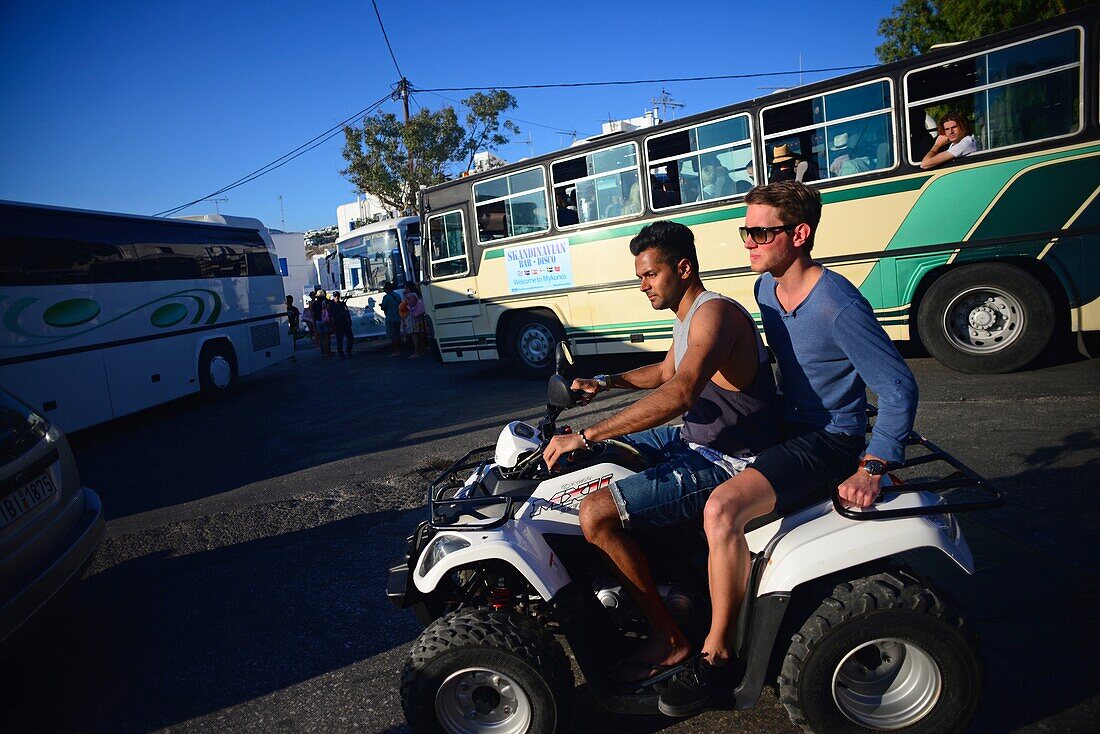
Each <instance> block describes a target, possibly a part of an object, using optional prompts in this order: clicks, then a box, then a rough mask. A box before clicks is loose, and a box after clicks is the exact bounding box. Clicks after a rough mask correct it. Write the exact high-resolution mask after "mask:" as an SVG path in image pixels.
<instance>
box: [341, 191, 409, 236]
mask: <svg viewBox="0 0 1100 734" xmlns="http://www.w3.org/2000/svg"><path fill="white" fill-rule="evenodd" d="M395 214H396V213H395V212H394V211H393V210H392V209H390V208H389V207H387V206H385V205H384V204H382V202H381V201H380V200H379V199H378V198H377V197H375V196H371V195H370V194H360V195H359V196H358V197H357V199H356V201H353V202H351V203H350V204H341V205H340V206H338V207H336V226H337V227H338V228H339V231H340V232H339V236H340V237H343V236H344V235H346V234H347V233H348V232H350V231H352V230H353V229H355V228H356V227H361V226H363V225H364V224H366V223H367V222H373V221H375V220H376V219H378V218H380V217H381V218H385V217H392V216H395Z"/></svg>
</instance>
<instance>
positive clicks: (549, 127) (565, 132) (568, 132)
mask: <svg viewBox="0 0 1100 734" xmlns="http://www.w3.org/2000/svg"><path fill="white" fill-rule="evenodd" d="M498 88H499V87H498ZM413 92H414V93H415V92H428V94H431V95H433V96H436V97H439V98H440V99H445V100H447V101H448V102H453V103H455V104H462V102H461V101H460V100H457V99H452V98H451V97H445V96H443V95H442V94H437V93H436V92H432V91H430V90H427V89H414V90H413ZM501 117H503V118H504V119H505V120H511V121H512V122H522V123H523V124H524V125H534V126H535V127H541V128H545V129H546V130H551V131H553V132H556V133H561V134H563V135H576V134H577V131H576V130H563V129H561V128H560V127H555V126H554V125H544V124H542V123H541V122H531V121H530V120H521V119H519V118H518V117H512V116H511V115H501Z"/></svg>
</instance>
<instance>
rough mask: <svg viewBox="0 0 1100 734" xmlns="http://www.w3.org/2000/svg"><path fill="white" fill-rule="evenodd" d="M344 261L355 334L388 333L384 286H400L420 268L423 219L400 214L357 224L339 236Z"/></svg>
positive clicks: (346, 287) (344, 294)
mask: <svg viewBox="0 0 1100 734" xmlns="http://www.w3.org/2000/svg"><path fill="white" fill-rule="evenodd" d="M336 249H337V252H339V254H340V257H341V259H342V261H343V276H344V293H342V294H341V296H342V297H343V298H344V300H345V301H347V303H348V308H349V309H350V311H351V313H352V330H353V332H354V334H355V336H356V337H360V336H364V337H368V336H381V335H383V334H385V323H386V320H385V315H384V314H383V313H382V309H381V303H382V295H383V293H382V287H383V286H384V285H385V284H386V283H387V282H390V283H393V284H394V285H395V286H396V287H397V288H398V289H403V288H404V287H405V282H406V280H414V279H415V277H416V276H415V274H416V273H417V272H418V271H419V269H420V220H419V219H418V218H417V217H398V218H396V219H383V220H381V221H378V222H372V223H370V224H366V225H363V226H362V227H356V228H355V229H353V230H351V231H350V232H348V233H347V234H346V235H344V236H342V237H341V238H340V239H338V240H336Z"/></svg>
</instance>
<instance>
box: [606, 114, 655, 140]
mask: <svg viewBox="0 0 1100 734" xmlns="http://www.w3.org/2000/svg"><path fill="white" fill-rule="evenodd" d="M660 124H661V118H660V117H658V116H657V110H656V109H652V110H647V111H646V113H645V114H644V115H642V116H641V117H631V118H630V119H629V120H613V121H611V122H605V123H604V124H603V131H602V132H601V133H600V134H601V135H610V134H611V133H625V132H631V131H633V130H643V129H645V128H647V127H653V126H655V125H660Z"/></svg>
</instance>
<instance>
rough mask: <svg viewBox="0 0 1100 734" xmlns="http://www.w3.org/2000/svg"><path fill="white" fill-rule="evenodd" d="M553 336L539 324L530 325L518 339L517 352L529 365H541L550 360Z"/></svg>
mask: <svg viewBox="0 0 1100 734" xmlns="http://www.w3.org/2000/svg"><path fill="white" fill-rule="evenodd" d="M553 344H554V335H553V334H551V333H550V330H549V329H547V328H546V327H545V326H542V325H541V324H531V325H530V326H528V327H527V328H526V329H524V331H523V333H522V334H521V335H520V338H519V351H520V354H522V355H523V358H524V359H525V360H527V362H529V363H530V364H533V365H541V364H544V363H546V362H547V360H549V359H550V350H551V349H553Z"/></svg>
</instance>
